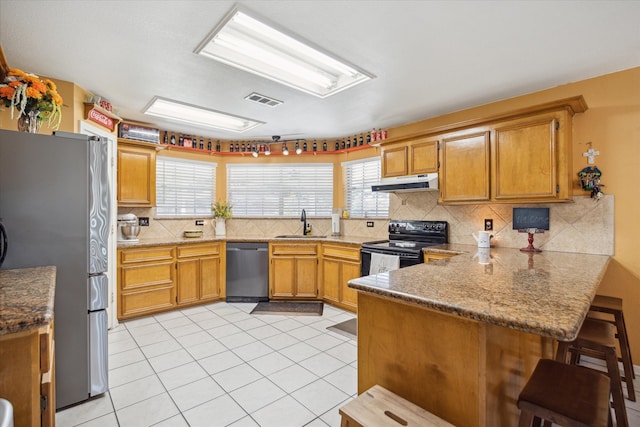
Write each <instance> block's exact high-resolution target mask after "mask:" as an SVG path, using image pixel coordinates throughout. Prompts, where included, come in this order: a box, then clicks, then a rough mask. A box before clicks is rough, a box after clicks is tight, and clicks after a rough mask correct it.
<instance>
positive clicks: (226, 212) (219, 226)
mask: <svg viewBox="0 0 640 427" xmlns="http://www.w3.org/2000/svg"><path fill="white" fill-rule="evenodd" d="M211 214H212V215H213V219H214V221H215V226H216V237H223V236H225V235H226V234H227V232H226V226H225V221H226V220H227V219H229V218H231V203H229V202H226V201H225V202H221V201H217V202H215V203H214V204H213V205H211Z"/></svg>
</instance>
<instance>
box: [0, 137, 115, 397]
mask: <svg viewBox="0 0 640 427" xmlns="http://www.w3.org/2000/svg"><path fill="white" fill-rule="evenodd" d="M107 167H108V155H107V142H106V141H105V140H101V139H98V138H95V137H88V136H86V135H79V134H71V133H63V132H56V133H55V134H54V136H46V135H38V134H29V133H22V132H11V131H5V130H0V217H1V218H2V223H3V224H4V227H5V228H6V230H7V234H8V235H9V237H10V239H9V240H10V242H9V250H8V251H7V254H6V258H5V261H4V264H3V266H2V268H23V267H34V266H42V265H55V266H56V267H57V276H56V290H55V305H54V316H55V340H56V343H55V352H56V354H55V358H56V406H57V408H61V407H64V406H68V405H71V404H74V403H77V402H80V401H82V400H86V399H88V398H89V397H90V396H95V395H98V394H101V393H104V392H106V391H107V388H108V370H107V314H106V311H105V308H106V306H107V302H108V301H107V300H108V298H107V294H108V290H107V287H108V279H107V276H106V275H105V272H106V271H107V266H108V262H109V259H108V239H109V231H110V228H111V218H110V204H111V198H110V189H109V181H108V169H107Z"/></svg>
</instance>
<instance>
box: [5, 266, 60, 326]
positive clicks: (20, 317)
mask: <svg viewBox="0 0 640 427" xmlns="http://www.w3.org/2000/svg"><path fill="white" fill-rule="evenodd" d="M55 284H56V267H55V266H44V267H32V268H21V269H11V270H0V294H1V295H2V298H0V338H5V337H7V336H9V335H12V334H18V333H25V332H30V331H31V330H33V329H39V328H42V327H45V326H48V325H49V324H50V323H51V321H52V320H53V313H54V303H55V288H56V286H55ZM25 300H26V302H25Z"/></svg>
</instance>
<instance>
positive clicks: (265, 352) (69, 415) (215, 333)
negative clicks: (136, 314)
mask: <svg viewBox="0 0 640 427" xmlns="http://www.w3.org/2000/svg"><path fill="white" fill-rule="evenodd" d="M254 306H255V304H235V303H234V304H227V303H224V302H220V303H215V304H210V305H204V306H198V307H193V308H188V309H184V310H177V311H172V312H168V313H163V314H159V315H156V316H148V317H144V318H140V319H136V320H130V321H127V322H123V323H121V324H120V325H119V326H118V327H117V328H115V329H112V330H110V331H109V385H110V391H109V393H106V394H105V395H104V396H101V397H98V398H95V399H92V400H90V401H87V402H85V403H83V404H80V405H77V406H74V407H71V408H68V409H65V410H63V411H60V412H58V413H57V414H56V424H57V426H58V427H71V426H83V427H117V426H120V427H144V426H152V425H153V426H159V427H160V426H162V427H172V426H191V427H200V426H203V427H205V426H206V427H215V426H234V427H245V426H246V427H249V426H254V427H255V426H261V427H269V426H274V427H302V426H307V427H326V426H331V427H338V426H339V425H340V417H339V414H338V408H339V407H340V406H342V405H343V404H345V403H346V402H348V401H349V400H351V399H353V398H354V397H355V396H356V393H357V390H356V387H357V364H356V358H357V349H356V342H355V341H354V340H351V339H349V338H347V337H345V336H343V335H339V334H336V333H333V332H331V331H328V330H327V329H326V328H327V326H331V325H334V324H336V323H340V322H343V321H345V320H348V319H351V318H353V317H355V316H354V315H353V314H351V313H349V312H345V311H342V310H340V309H337V308H335V307H331V306H329V305H326V304H325V306H324V313H323V316H321V317H320V316H273V315H251V314H249V312H250V311H251V310H252V309H253V307H254ZM586 359H588V358H586ZM589 361H590V362H591V363H589ZM587 364H590V365H591V367H593V368H600V369H602V363H601V362H600V361H595V360H589V359H588V362H587ZM637 368H638V367H637V366H636V369H637ZM634 384H635V388H636V395H637V397H638V399H637V401H636V402H631V401H629V400H627V399H625V403H626V406H627V415H628V417H629V425H630V426H640V392H638V390H640V373H639V375H638V378H636V379H635V380H634ZM625 395H626V388H625Z"/></svg>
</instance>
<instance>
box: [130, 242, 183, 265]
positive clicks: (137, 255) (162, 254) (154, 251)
mask: <svg viewBox="0 0 640 427" xmlns="http://www.w3.org/2000/svg"><path fill="white" fill-rule="evenodd" d="M167 259H173V246H154V247H149V248H139V249H126V250H121V251H120V263H121V264H131V263H134V262H144V261H163V260H167Z"/></svg>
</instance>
